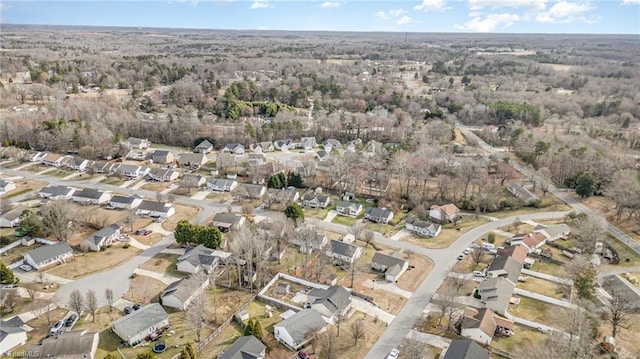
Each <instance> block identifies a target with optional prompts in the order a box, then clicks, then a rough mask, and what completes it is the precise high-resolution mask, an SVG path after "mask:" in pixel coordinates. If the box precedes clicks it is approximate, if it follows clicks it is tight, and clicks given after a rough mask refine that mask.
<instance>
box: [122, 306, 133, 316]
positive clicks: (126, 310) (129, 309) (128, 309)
mask: <svg viewBox="0 0 640 359" xmlns="http://www.w3.org/2000/svg"><path fill="white" fill-rule="evenodd" d="M122 311H123V312H124V314H130V313H131V312H133V308H131V307H124V309H123V310H122Z"/></svg>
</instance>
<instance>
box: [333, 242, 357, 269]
mask: <svg viewBox="0 0 640 359" xmlns="http://www.w3.org/2000/svg"><path fill="white" fill-rule="evenodd" d="M330 244H331V245H330V247H329V249H328V250H327V256H329V257H331V258H333V260H334V262H338V263H349V264H351V263H353V262H355V260H356V259H358V258H360V256H361V255H362V247H360V246H356V245H355V244H351V243H347V242H342V241H336V240H331V242H330Z"/></svg>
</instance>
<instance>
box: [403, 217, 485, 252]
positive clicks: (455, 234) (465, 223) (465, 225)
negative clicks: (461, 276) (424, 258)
mask: <svg viewBox="0 0 640 359" xmlns="http://www.w3.org/2000/svg"><path fill="white" fill-rule="evenodd" d="M487 222H488V221H487V219H485V218H477V219H476V218H473V217H463V219H462V220H460V221H459V222H458V225H457V228H455V227H454V225H453V224H446V225H444V226H442V231H441V232H440V234H439V235H438V236H437V237H435V238H425V237H419V236H417V235H413V234H412V235H409V236H406V237H404V238H403V239H402V240H403V241H407V242H409V243H413V244H416V245H419V246H422V247H426V248H432V249H438V248H446V247H449V246H450V245H451V244H452V243H453V242H455V241H456V240H457V239H458V238H460V236H461V235H462V234H463V233H464V232H465V230H468V229H470V228H475V227H477V226H480V225H483V224H485V223H487Z"/></svg>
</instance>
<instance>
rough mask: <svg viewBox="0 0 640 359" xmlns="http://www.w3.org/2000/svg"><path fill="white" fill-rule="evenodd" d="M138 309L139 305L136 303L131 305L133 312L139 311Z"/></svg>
mask: <svg viewBox="0 0 640 359" xmlns="http://www.w3.org/2000/svg"><path fill="white" fill-rule="evenodd" d="M140 307H141V305H140V304H138V303H136V304H134V305H133V310H138V309H140Z"/></svg>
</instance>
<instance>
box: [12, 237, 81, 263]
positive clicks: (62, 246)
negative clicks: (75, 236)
mask: <svg viewBox="0 0 640 359" xmlns="http://www.w3.org/2000/svg"><path fill="white" fill-rule="evenodd" d="M69 252H73V249H71V247H69V245H68V244H67V242H58V243H56V244H51V245H44V246H42V247H38V248H36V249H33V250H30V251H28V252H26V253H25V254H23V256H27V255H29V256H30V257H31V259H33V261H34V262H36V263H42V262H44V261H46V260H49V259H52V258H55V257H57V256H60V255H63V254H65V253H69Z"/></svg>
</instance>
